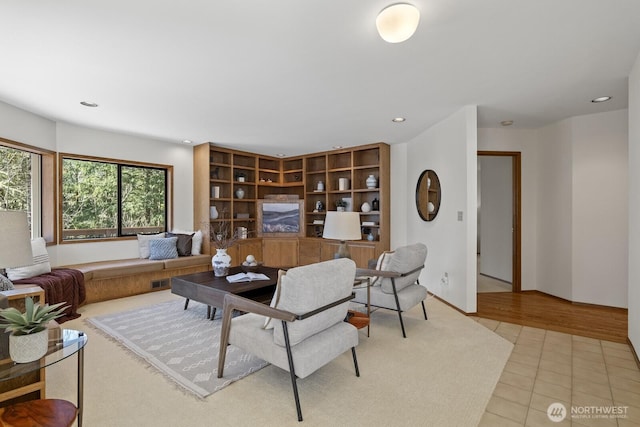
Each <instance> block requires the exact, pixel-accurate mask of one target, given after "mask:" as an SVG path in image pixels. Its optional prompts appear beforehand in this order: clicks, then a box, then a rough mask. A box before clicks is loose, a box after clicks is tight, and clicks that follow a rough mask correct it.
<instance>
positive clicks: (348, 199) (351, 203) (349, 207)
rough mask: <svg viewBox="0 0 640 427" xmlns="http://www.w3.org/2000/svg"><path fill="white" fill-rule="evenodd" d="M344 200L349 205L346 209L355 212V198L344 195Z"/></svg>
mask: <svg viewBox="0 0 640 427" xmlns="http://www.w3.org/2000/svg"><path fill="white" fill-rule="evenodd" d="M342 200H344V201H345V202H346V203H347V205H346V206H345V207H344V211H345V212H353V200H352V199H351V197H343V198H342Z"/></svg>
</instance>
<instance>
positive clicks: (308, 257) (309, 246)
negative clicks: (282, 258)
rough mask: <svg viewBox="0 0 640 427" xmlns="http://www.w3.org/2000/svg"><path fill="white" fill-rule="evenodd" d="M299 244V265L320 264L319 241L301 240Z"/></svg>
mask: <svg viewBox="0 0 640 427" xmlns="http://www.w3.org/2000/svg"><path fill="white" fill-rule="evenodd" d="M298 244H299V248H300V250H299V253H300V255H299V259H298V262H299V264H300V265H308V264H314V263H316V262H320V240H312V239H301V240H300V242H299V243H298Z"/></svg>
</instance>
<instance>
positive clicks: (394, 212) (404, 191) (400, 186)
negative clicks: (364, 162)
mask: <svg viewBox="0 0 640 427" xmlns="http://www.w3.org/2000/svg"><path fill="white" fill-rule="evenodd" d="M390 163H391V177H390V180H391V241H390V245H389V246H390V247H391V249H394V248H397V247H399V246H405V245H407V237H408V236H409V231H408V230H407V221H405V217H406V212H407V209H409V210H410V209H411V208H412V206H415V184H414V183H412V182H411V181H409V178H408V177H407V173H408V171H407V144H393V145H391V152H390ZM412 188H413V191H414V194H413V195H412V194H411V189H412ZM427 257H428V255H427Z"/></svg>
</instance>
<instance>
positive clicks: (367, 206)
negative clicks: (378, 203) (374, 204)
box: [360, 202, 371, 213]
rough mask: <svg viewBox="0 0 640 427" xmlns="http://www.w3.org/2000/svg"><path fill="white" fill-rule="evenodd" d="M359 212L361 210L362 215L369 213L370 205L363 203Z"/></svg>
mask: <svg viewBox="0 0 640 427" xmlns="http://www.w3.org/2000/svg"><path fill="white" fill-rule="evenodd" d="M360 210H362V212H364V213H367V212H371V205H370V204H369V203H367V202H364V203H363V204H362V206H360Z"/></svg>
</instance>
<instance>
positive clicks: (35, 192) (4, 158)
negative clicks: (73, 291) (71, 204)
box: [0, 138, 55, 242]
mask: <svg viewBox="0 0 640 427" xmlns="http://www.w3.org/2000/svg"><path fill="white" fill-rule="evenodd" d="M53 159H54V154H53V153H52V152H49V151H47V150H42V149H39V148H36V147H32V146H29V145H26V144H21V143H19V142H15V141H10V140H8V139H4V138H0V209H6V210H16V211H26V212H27V217H28V220H29V227H30V228H31V235H32V237H39V236H43V237H45V239H46V240H47V241H49V242H52V241H54V240H55V238H54V232H53V230H54V227H53V220H52V219H53V218H54V217H55V212H54V209H55V195H54V192H53V191H49V192H44V191H43V188H53V182H54V174H53V164H54V161H53Z"/></svg>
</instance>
